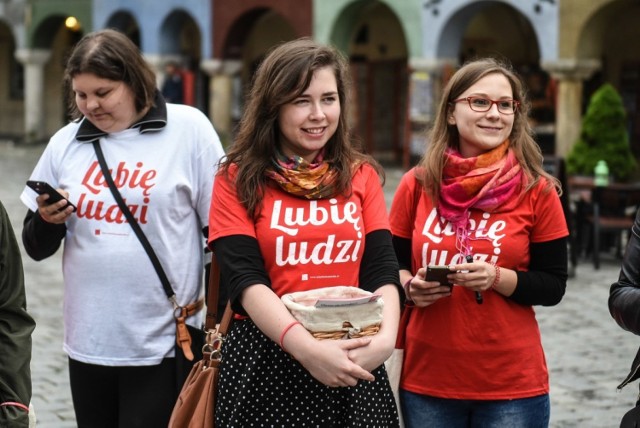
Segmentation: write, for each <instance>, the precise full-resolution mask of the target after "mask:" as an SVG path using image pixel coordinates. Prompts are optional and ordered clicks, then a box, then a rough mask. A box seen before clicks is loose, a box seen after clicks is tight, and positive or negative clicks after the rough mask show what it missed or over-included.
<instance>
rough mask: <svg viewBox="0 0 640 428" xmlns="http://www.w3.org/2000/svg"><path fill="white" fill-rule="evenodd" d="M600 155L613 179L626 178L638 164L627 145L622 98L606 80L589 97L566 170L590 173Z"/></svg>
mask: <svg viewBox="0 0 640 428" xmlns="http://www.w3.org/2000/svg"><path fill="white" fill-rule="evenodd" d="M600 159H604V160H605V161H606V162H607V165H608V166H609V171H610V172H611V174H612V175H613V176H614V177H615V179H616V180H621V181H624V180H626V179H627V178H629V176H630V175H631V173H633V172H634V171H635V170H636V168H637V164H636V160H635V158H634V156H633V154H632V153H631V148H630V147H629V135H628V134H627V129H626V112H625V109H624V106H623V104H622V98H621V97H620V95H619V94H618V92H617V91H616V89H615V88H614V87H613V86H612V85H611V84H609V83H605V84H604V85H602V86H601V87H600V88H598V90H597V91H596V92H594V94H593V95H592V96H591V99H590V100H589V106H588V107H587V113H586V114H585V116H584V118H583V119H582V129H581V131H580V137H579V139H578V141H576V143H575V145H574V146H573V148H572V149H571V152H570V153H569V155H568V156H567V171H568V172H569V174H581V175H592V174H593V169H594V168H595V166H596V164H597V163H598V161H599V160H600Z"/></svg>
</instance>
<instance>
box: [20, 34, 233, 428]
mask: <svg viewBox="0 0 640 428" xmlns="http://www.w3.org/2000/svg"><path fill="white" fill-rule="evenodd" d="M64 82H65V87H66V90H67V94H68V97H69V108H70V110H71V116H72V118H73V121H72V122H71V123H69V124H68V125H66V126H65V127H63V128H62V129H60V130H59V131H58V132H57V133H56V134H55V135H54V136H53V137H52V138H51V140H50V141H49V144H48V145H47V147H46V149H45V151H44V153H43V155H42V157H41V158H40V160H39V162H38V164H37V165H36V167H35V169H34V171H33V172H32V174H31V177H30V179H31V180H37V181H45V182H48V183H49V184H51V185H52V186H53V187H54V188H55V189H57V190H58V191H59V192H60V193H61V194H63V195H64V196H65V197H66V198H68V200H69V201H70V202H71V203H72V204H73V205H75V207H73V206H71V205H68V204H67V201H65V200H62V201H59V202H55V203H49V201H48V199H49V198H48V196H47V195H42V196H37V195H36V194H35V193H34V192H33V191H31V189H29V188H25V190H24V191H23V193H22V195H21V199H22V201H23V202H24V203H25V205H27V207H28V208H29V212H28V213H27V216H26V219H25V227H24V232H23V242H24V246H25V249H26V251H27V253H28V254H29V255H30V256H31V257H32V258H34V259H36V260H41V259H44V258H46V257H49V256H51V255H52V254H53V253H55V252H56V250H57V249H58V248H59V246H60V244H61V243H62V242H64V257H63V266H62V268H63V274H64V286H65V293H64V329H65V331H64V350H65V352H66V353H67V354H68V355H69V371H70V379H71V392H72V396H73V402H74V407H75V412H76V419H77V423H78V426H79V427H83V426H91V427H103V426H104V427H115V426H119V427H125V426H126V427H143V426H144V427H149V426H158V427H159V426H166V425H167V423H168V420H169V416H170V412H171V409H172V408H173V404H174V402H175V399H176V397H177V391H179V388H180V386H181V385H180V384H179V383H180V381H179V380H178V379H179V376H178V375H177V374H176V364H175V355H176V353H179V352H182V350H180V349H176V345H175V344H176V323H175V320H174V317H173V313H174V307H173V304H172V302H170V301H169V299H168V298H167V295H166V294H165V292H164V291H163V287H162V285H161V282H160V280H159V277H158V275H157V273H156V271H155V269H154V267H153V265H152V263H151V261H150V259H149V257H148V255H147V253H146V252H145V250H144V249H143V247H142V245H141V243H140V241H139V240H138V238H137V236H136V234H135V233H134V232H133V230H132V228H131V225H130V224H128V222H127V221H126V219H125V218H124V216H123V214H122V212H121V211H120V209H119V207H118V204H117V203H116V200H115V199H114V196H113V195H112V193H111V191H110V189H109V187H108V186H107V184H106V182H105V178H104V176H103V174H102V170H101V168H100V166H99V163H98V160H97V157H96V148H95V147H94V144H95V142H97V143H98V146H99V147H100V148H101V150H102V152H103V153H104V158H105V161H106V164H107V166H108V169H109V170H110V173H111V176H112V177H113V180H114V182H115V185H116V187H117V188H118V190H119V192H120V193H121V195H122V198H123V199H124V201H125V203H126V204H127V206H128V207H129V209H130V211H131V213H132V214H133V217H134V218H135V219H136V220H137V222H138V224H139V225H140V227H141V229H142V230H143V232H144V234H145V235H146V237H147V238H148V240H149V241H150V244H151V247H152V248H153V250H154V251H155V253H156V254H157V256H158V258H159V261H160V264H161V266H162V267H163V270H164V271H165V272H166V274H167V277H168V280H169V282H170V284H171V288H172V289H173V291H174V292H175V295H176V300H177V304H178V305H180V306H186V305H189V304H192V303H194V302H197V301H199V300H201V299H202V294H203V292H202V291H203V286H202V272H203V265H204V254H203V247H204V236H206V229H207V222H208V213H209V205H210V196H211V188H212V186H213V176H214V174H215V172H216V167H217V163H218V160H219V159H220V157H221V156H222V155H223V150H222V146H221V144H220V140H219V138H218V136H217V134H216V132H215V130H214V129H213V127H212V125H211V122H210V121H209V120H208V119H207V117H205V116H204V115H203V114H202V113H201V112H200V111H199V110H196V109H194V108H192V107H188V106H184V105H174V104H168V103H166V102H165V100H164V99H163V98H162V95H160V93H159V91H158V90H157V88H156V77H155V74H154V71H153V70H152V69H151V67H150V66H149V65H148V64H147V63H146V62H145V61H144V59H143V57H142V55H141V53H140V51H139V49H138V48H137V47H136V45H135V44H134V43H132V42H131V40H129V39H128V38H127V37H126V36H125V35H123V34H121V33H119V32H117V31H113V30H102V31H98V32H94V33H91V34H88V35H86V36H85V37H84V38H83V39H82V40H80V42H79V43H78V44H77V45H76V46H75V48H74V50H73V52H72V53H71V56H70V57H69V60H68V62H67V67H66V71H65V81H64ZM36 196H37V197H36ZM203 232H204V235H203ZM201 321H202V311H196V313H194V314H193V315H192V316H190V317H189V318H187V324H189V325H191V326H200V325H201ZM174 351H175V352H174ZM178 355H180V354H178Z"/></svg>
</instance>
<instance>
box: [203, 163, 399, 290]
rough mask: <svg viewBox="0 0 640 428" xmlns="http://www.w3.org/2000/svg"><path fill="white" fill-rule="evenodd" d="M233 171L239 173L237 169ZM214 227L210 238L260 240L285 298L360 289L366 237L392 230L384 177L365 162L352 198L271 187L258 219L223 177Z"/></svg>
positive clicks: (212, 214) (218, 182) (213, 215)
mask: <svg viewBox="0 0 640 428" xmlns="http://www.w3.org/2000/svg"><path fill="white" fill-rule="evenodd" d="M230 172H231V175H232V176H234V175H235V172H236V169H235V168H232V169H231V170H230ZM209 225H210V226H209V241H213V240H215V239H217V238H221V237H224V236H230V235H248V236H251V237H253V238H256V239H257V240H258V244H259V246H260V250H261V252H262V257H263V258H264V262H265V268H266V271H267V274H268V275H269V278H271V282H272V284H271V286H272V288H273V291H274V292H275V293H276V294H277V295H278V296H282V295H283V294H287V293H291V292H294V291H306V290H311V289H315V288H321V287H329V286H336V285H351V286H356V287H357V286H358V285H359V284H358V276H359V272H360V260H361V258H362V253H363V251H364V241H365V236H366V234H367V233H369V232H372V231H374V230H380V229H386V230H389V219H388V217H387V210H386V205H385V200H384V194H383V192H382V186H381V184H380V179H379V177H378V175H377V174H376V172H375V170H374V169H373V167H371V166H370V165H369V164H363V165H362V166H361V167H360V168H359V169H358V170H357V171H356V173H355V174H354V176H353V180H352V191H351V192H350V195H349V196H348V197H345V196H342V195H341V196H336V197H334V198H330V199H318V200H308V199H304V198H300V197H296V196H292V195H290V194H289V193H286V192H284V191H283V190H281V189H280V187H278V186H276V185H268V186H266V189H265V194H264V198H263V200H262V206H261V208H260V210H259V212H258V215H257V218H256V219H255V220H254V219H251V218H249V216H248V215H247V211H246V209H245V208H244V207H243V206H242V205H241V204H240V203H239V202H238V197H237V193H236V188H235V186H234V185H233V184H232V183H230V181H229V180H227V179H226V178H225V177H224V176H223V175H218V177H216V179H215V182H214V190H213V196H212V199H211V210H210V212H209Z"/></svg>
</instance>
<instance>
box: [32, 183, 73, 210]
mask: <svg viewBox="0 0 640 428" xmlns="http://www.w3.org/2000/svg"><path fill="white" fill-rule="evenodd" d="M27 186H29V187H31V188H32V189H33V190H35V191H36V193H37V194H38V195H44V194H47V195H49V199H47V202H48V203H49V204H55V203H56V202H58V201H62V200H65V201H67V205H65V207H64V208H67V207H68V206H71V207H72V208H73V211H75V210H76V206H75V205H73V204H72V203H71V201H69V200H68V199H67V198H65V197H64V196H62V195H61V194H60V193H59V192H58V191H57V190H56V189H54V188H53V186H51V185H50V184H49V183H47V182H46V181H35V180H29V181H27ZM64 208H63V209H64Z"/></svg>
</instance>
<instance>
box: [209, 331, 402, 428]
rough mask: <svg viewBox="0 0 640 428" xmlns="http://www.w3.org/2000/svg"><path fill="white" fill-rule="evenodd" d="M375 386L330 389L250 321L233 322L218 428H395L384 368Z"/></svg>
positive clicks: (220, 393) (224, 362)
mask: <svg viewBox="0 0 640 428" xmlns="http://www.w3.org/2000/svg"><path fill="white" fill-rule="evenodd" d="M373 375H374V376H375V378H376V380H375V381H374V382H365V381H360V382H358V384H357V385H356V386H353V387H343V388H331V387H328V386H325V385H323V384H322V383H320V382H318V381H317V380H316V379H315V378H313V377H312V376H311V375H310V374H309V372H307V370H306V369H305V368H304V367H302V365H301V364H300V363H298V362H297V361H295V360H294V359H293V358H291V356H290V355H289V354H287V353H285V352H284V351H282V349H280V347H279V346H278V345H277V344H276V343H275V342H273V341H272V340H271V339H269V338H268V337H266V336H265V335H264V334H262V332H261V331H260V330H259V329H258V328H257V327H256V326H255V324H254V323H253V322H252V321H251V320H249V319H246V320H242V321H238V320H236V321H234V324H233V326H232V328H231V331H230V332H229V334H228V336H227V340H226V342H225V343H224V345H223V348H222V364H221V371H220V383H219V389H218V396H217V400H216V422H215V423H216V427H224V428H231V427H235V428H241V427H242V428H246V427H277V428H284V427H320V428H330V427H334V428H338V427H340V428H341V427H352V428H356V427H361V428H396V427H398V426H399V422H398V411H397V409H396V404H395V401H394V399H393V393H392V392H391V387H390V386H389V380H388V378H387V372H386V371H385V369H384V365H382V366H380V367H379V368H377V369H376V370H374V371H373Z"/></svg>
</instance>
